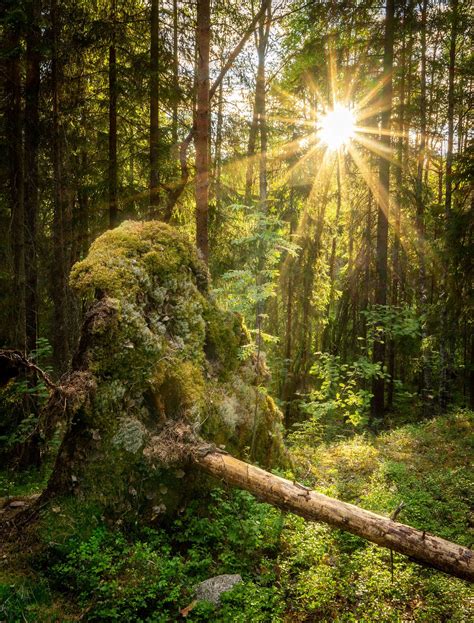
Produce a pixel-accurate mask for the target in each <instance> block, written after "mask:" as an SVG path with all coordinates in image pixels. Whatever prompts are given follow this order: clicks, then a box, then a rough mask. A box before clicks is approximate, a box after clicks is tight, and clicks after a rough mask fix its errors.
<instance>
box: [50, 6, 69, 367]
mask: <svg viewBox="0 0 474 623" xmlns="http://www.w3.org/2000/svg"><path fill="white" fill-rule="evenodd" d="M51 20H52V24H51V26H52V37H53V54H52V63H51V87H52V97H53V187H54V188H53V196H54V215H53V249H52V259H53V264H52V267H51V269H52V270H51V272H52V275H51V276H52V280H51V281H52V293H51V294H52V299H53V307H54V312H53V317H54V337H53V351H54V361H55V364H56V368H57V370H58V371H59V372H64V370H65V368H66V365H67V361H68V357H69V352H68V326H67V317H68V310H67V298H68V297H67V272H68V271H67V266H66V264H67V262H66V257H65V252H66V249H65V246H66V245H65V232H64V203H65V198H64V189H63V175H62V172H63V167H62V145H61V143H62V137H61V127H60V118H59V115H60V113H59V109H60V98H59V90H60V84H61V77H60V59H59V58H58V43H59V36H60V25H59V15H58V5H57V1H56V0H53V2H52V4H51Z"/></svg>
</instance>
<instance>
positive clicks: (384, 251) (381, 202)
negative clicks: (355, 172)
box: [372, 0, 395, 418]
mask: <svg viewBox="0 0 474 623" xmlns="http://www.w3.org/2000/svg"><path fill="white" fill-rule="evenodd" d="M394 18H395V5H394V1H393V0H387V2H386V5H385V34H384V55H383V69H384V86H383V88H382V99H383V111H382V114H381V129H382V132H383V134H382V136H381V139H380V140H381V143H382V144H384V145H386V146H387V147H390V134H389V131H390V123H391V121H390V119H391V113H392V68H393V40H394V30H395V19H394ZM389 191H390V161H389V160H388V158H386V157H384V156H380V157H379V190H378V196H377V197H376V201H377V243H376V244H377V246H376V251H375V253H376V262H375V265H376V283H375V296H374V303H375V305H386V304H387V281H388V276H387V255H388V219H389V209H390V208H389V196H390V193H389ZM373 361H374V363H379V364H380V365H381V366H383V365H384V362H385V340H384V338H383V336H382V335H380V336H379V337H378V338H376V339H375V340H374V347H373ZM372 392H373V400H372V417H373V418H375V417H380V416H381V415H382V414H383V412H384V406H385V382H384V378H383V376H379V377H376V378H375V379H374V381H373V385H372Z"/></svg>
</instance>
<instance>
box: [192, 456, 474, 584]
mask: <svg viewBox="0 0 474 623" xmlns="http://www.w3.org/2000/svg"><path fill="white" fill-rule="evenodd" d="M193 458H194V461H195V463H196V464H197V465H198V466H199V467H200V468H201V469H202V470H203V471H205V472H206V473H208V474H211V475H212V476H215V477H216V478H220V479H222V480H223V481H224V482H225V483H226V484H230V485H233V486H236V487H239V488H241V489H245V490H246V491H249V492H250V493H252V494H253V495H255V496H256V497H257V498H259V499H260V500H262V501H263V502H267V503H269V504H272V505H273V506H277V507H278V508H281V509H283V510H287V511H290V512H292V513H295V514H296V515H301V516H302V517H304V518H305V519H309V520H311V521H322V522H324V523H328V524H329V525H331V526H334V527H336V528H340V529H342V530H345V531H347V532H351V533H352V534H356V535H357V536H360V537H362V538H364V539H367V540H368V541H372V542H373V543H376V544H377V545H381V546H383V547H388V548H389V549H391V550H393V551H396V552H399V553H400V554H405V555H406V556H409V557H410V558H412V559H413V560H414V561H416V562H418V563H421V564H424V565H428V566H430V567H433V568H434V569H438V570H440V571H444V572H445V573H448V574H450V575H453V576H455V577H458V578H462V579H464V580H469V581H471V582H472V581H473V580H474V552H473V551H472V550H470V549H468V548H466V547H462V546H460V545H456V544H455V543H451V542H450V541H445V540H444V539H441V538H439V537H436V536H432V535H430V534H428V533H427V532H425V531H422V530H417V529H416V528H411V527H410V526H406V525H404V524H401V523H398V522H397V521H395V520H393V519H391V518H388V517H383V516H381V515H377V514H375V513H372V512H371V511H367V510H364V509H362V508H359V507H358V506H354V505H353V504H348V503H347V502H340V501H339V500H336V499H334V498H330V497H328V496H326V495H323V494H321V493H317V492H316V491H312V490H310V489H308V488H307V487H305V486H303V485H300V484H299V483H296V482H290V481H289V480H285V479H284V478H280V477H279V476H274V475H273V474H270V473H269V472H266V471H264V470H263V469H260V468H259V467H255V466H253V465H249V464H248V463H244V462H243V461H240V460H239V459H236V458H234V457H233V456H230V455H228V454H223V453H220V452H209V453H207V454H204V455H203V453H199V452H196V453H194V457H193Z"/></svg>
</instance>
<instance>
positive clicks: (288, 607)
mask: <svg viewBox="0 0 474 623" xmlns="http://www.w3.org/2000/svg"><path fill="white" fill-rule="evenodd" d="M473 415H474V414H473V413H472V412H468V411H462V410H458V411H455V412H453V413H451V414H450V415H448V416H444V417H438V418H435V419H431V420H428V421H426V422H423V423H420V424H408V425H404V426H401V427H398V428H395V429H393V430H391V431H388V432H384V433H382V434H380V435H378V436H370V435H368V434H362V435H355V436H354V435H352V436H350V437H348V438H342V439H340V440H337V441H333V442H331V443H324V444H320V445H316V446H313V445H307V444H304V443H303V442H300V443H299V444H298V445H296V446H294V447H293V448H292V451H293V454H294V459H295V465H296V468H295V470H296V473H295V474H294V475H295V476H296V477H297V478H298V479H299V480H302V481H303V482H304V483H305V484H306V485H308V486H311V487H314V488H315V489H317V490H318V491H321V492H323V493H326V494H328V495H331V496H333V497H336V498H339V499H342V500H346V501H349V502H353V503H355V504H357V505H359V506H362V507H364V508H367V509H371V510H373V511H376V512H379V513H381V514H384V515H389V514H391V513H392V512H393V510H394V509H395V508H397V507H398V506H399V504H400V503H401V502H403V503H404V506H403V508H402V510H401V512H400V514H399V516H398V518H397V519H398V520H399V521H402V522H403V523H407V524H409V525H412V526H414V527H417V528H421V529H424V530H427V531H429V532H432V533H434V534H437V535H439V536H442V537H444V538H446V539H449V540H451V541H455V542H457V543H459V544H462V545H467V546H471V547H472V544H473V541H474V536H473V531H472V527H473V517H472V514H471V511H472V509H471V508H470V501H471V502H472V500H471V499H470V496H472V490H473V480H474V478H473V468H472V456H473V444H474V430H473V429H474V418H473ZM285 475H288V474H285ZM44 482H45V474H38V473H35V472H29V473H27V474H23V476H22V477H21V478H19V477H18V476H15V477H13V476H12V474H11V473H10V472H1V473H0V495H1V496H3V497H2V498H1V499H0V508H2V510H3V515H4V516H5V515H6V514H12V513H14V512H16V510H15V509H21V508H22V504H21V502H25V504H27V503H28V502H29V501H30V500H31V499H32V498H31V497H30V496H34V495H37V494H38V493H39V492H40V491H41V489H42V487H43V486H44ZM12 501H16V502H17V504H16V505H15V504H14V505H13V506H12V504H11V503H12ZM18 502H20V504H18ZM0 517H1V515H0ZM124 528H125V526H124V525H119V526H117V525H113V526H112V525H110V524H108V523H106V522H105V520H104V518H103V517H101V515H100V513H99V512H98V510H97V509H95V508H91V507H88V506H87V505H84V504H78V503H77V502H74V501H71V500H58V501H57V504H55V505H53V506H52V507H51V508H50V509H49V510H48V511H47V512H44V513H43V515H42V516H41V518H40V520H39V522H38V523H37V524H36V525H35V527H34V530H33V532H31V533H30V534H29V535H28V536H25V535H20V538H19V539H18V542H16V543H15V542H13V544H12V543H10V544H9V545H7V544H6V543H3V546H2V550H1V551H0V621H2V622H3V621H7V622H16V621H26V622H31V623H33V622H37V621H38V622H42V621H44V622H46V621H51V622H52V621H57V622H59V621H78V620H87V621H123V622H133V621H137V622H138V621H146V622H149V623H156V622H163V623H164V622H168V621H202V622H204V621H216V622H222V623H227V622H233V621H235V622H241V623H247V622H248V623H254V622H255V623H258V622H262V623H263V622H268V623H273V622H278V621H280V622H293V621H294V622H296V623H299V622H301V623H303V622H316V621H317V622H328V623H329V622H332V621H335V622H361V623H372V622H373V623H384V622H387V623H388V622H394V623H395V622H400V623H402V622H403V623H404V622H409V621H416V622H418V621H419V622H421V621H423V622H426V623H437V622H440V623H441V622H454V623H456V622H457V623H467V622H468V621H471V620H473V616H474V591H473V590H472V588H471V586H470V585H468V584H467V583H466V582H463V581H461V580H458V579H454V578H451V577H448V576H446V575H444V574H442V573H439V572H436V571H433V570H431V569H426V568H423V567H421V566H419V565H417V564H414V563H412V562H410V561H409V560H408V559H407V558H406V557H404V556H401V555H398V554H394V555H393V561H392V560H391V555H390V552H389V551H388V550H386V549H384V548H380V547H377V546H375V545H373V544H370V543H368V542H366V541H364V540H362V539H360V538H358V537H355V536H352V535H350V534H348V533H344V532H342V531H339V530H333V529H331V528H329V527H328V526H326V525H324V524H318V523H310V522H306V521H305V520H303V519H301V518H299V517H296V516H294V515H291V514H284V513H282V512H280V511H278V510H276V509H274V508H272V507H270V506H268V505H266V504H260V503H258V502H257V501H256V500H255V499H254V498H253V497H252V496H251V495H249V494H247V493H246V492H243V491H236V490H227V489H222V488H216V489H215V490H214V491H213V493H212V496H211V499H208V500H205V501H203V500H200V501H196V502H194V503H192V504H191V505H190V506H189V507H188V508H187V509H186V511H185V512H184V513H183V514H182V515H181V516H180V517H178V518H177V519H175V520H174V521H173V522H172V523H170V524H169V525H167V526H166V527H156V528H150V527H148V528H143V527H142V526H140V524H139V522H138V521H137V522H136V523H135V524H133V523H132V524H128V525H127V526H126V529H124ZM221 573H240V574H241V575H242V578H243V582H242V583H241V584H239V585H237V586H236V587H235V588H234V589H233V590H232V591H231V592H229V593H226V594H225V595H224V596H223V597H222V602H221V605H220V606H219V607H216V606H213V605H211V604H209V603H206V602H200V603H198V604H195V603H194V602H193V587H194V586H195V585H196V584H197V583H198V582H200V581H202V580H204V579H206V578H209V577H211V576H214V575H218V574H221ZM187 606H190V607H189V608H187Z"/></svg>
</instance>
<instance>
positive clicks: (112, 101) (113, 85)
mask: <svg viewBox="0 0 474 623" xmlns="http://www.w3.org/2000/svg"><path fill="white" fill-rule="evenodd" d="M115 9H116V4H115V0H112V15H111V17H112V38H111V39H112V40H111V43H110V46H109V227H115V226H116V225H117V224H118V205H117V48H116V43H115V40H116V32H115V28H116V26H115V20H116V14H115Z"/></svg>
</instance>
